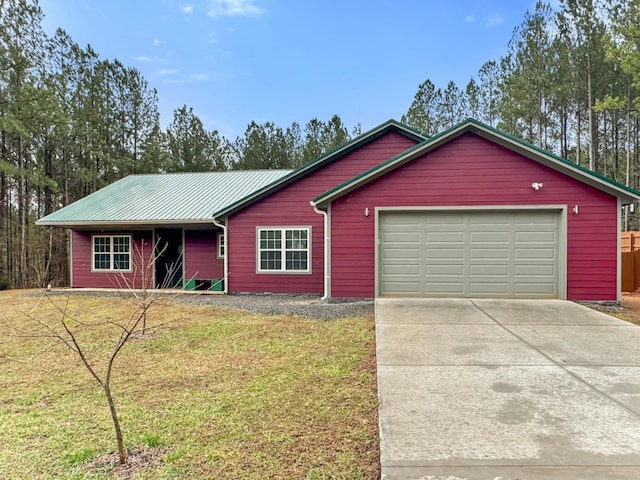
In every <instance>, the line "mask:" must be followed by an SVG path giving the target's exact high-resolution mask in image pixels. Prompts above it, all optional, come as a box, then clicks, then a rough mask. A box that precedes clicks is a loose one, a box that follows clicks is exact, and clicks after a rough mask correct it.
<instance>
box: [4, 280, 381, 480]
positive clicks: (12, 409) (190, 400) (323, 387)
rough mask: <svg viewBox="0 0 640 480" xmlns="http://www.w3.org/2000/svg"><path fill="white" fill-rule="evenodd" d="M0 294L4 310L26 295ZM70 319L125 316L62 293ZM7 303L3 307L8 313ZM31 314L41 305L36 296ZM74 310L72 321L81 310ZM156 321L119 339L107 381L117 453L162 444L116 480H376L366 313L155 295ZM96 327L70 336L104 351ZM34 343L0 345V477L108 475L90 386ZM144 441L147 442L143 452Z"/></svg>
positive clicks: (102, 415)
mask: <svg viewBox="0 0 640 480" xmlns="http://www.w3.org/2000/svg"><path fill="white" fill-rule="evenodd" d="M23 293H24V292H17V291H9V292H0V304H2V305H3V311H4V314H5V315H7V316H9V317H10V320H11V321H12V322H24V321H25V319H24V317H22V316H20V315H17V314H16V313H14V312H15V311H16V310H27V309H30V308H32V306H33V305H34V304H35V303H36V301H37V298H35V297H33V296H24V295H23ZM69 308H70V309H71V311H72V312H73V313H74V314H75V315H78V316H80V318H89V317H91V318H103V317H105V316H114V318H115V316H116V315H123V314H124V315H126V314H127V311H128V310H127V309H128V308H129V306H128V304H127V303H126V302H125V301H124V300H122V299H120V298H115V297H92V296H73V297H71V299H70V304H69ZM10 312H11V313H10ZM34 315H38V316H39V317H47V316H49V317H47V318H50V316H52V315H54V312H53V309H51V308H50V306H48V305H47V304H46V303H41V304H40V305H39V307H38V308H37V310H36V311H35V312H34ZM83 316H84V317H83ZM149 319H150V323H164V322H167V321H170V322H171V323H168V324H166V325H164V326H163V327H162V328H161V329H159V330H158V331H157V332H155V334H154V335H152V336H150V337H147V338H143V339H137V340H134V341H132V342H131V343H130V344H129V345H127V346H125V350H124V351H123V352H122V354H121V355H122V356H121V357H120V358H119V360H118V364H117V365H116V370H115V373H114V375H115V377H114V380H113V390H114V395H115V400H116V402H117V404H118V407H119V411H120V414H121V422H122V427H123V432H124V436H125V442H126V445H127V448H128V449H134V448H137V449H144V448H145V447H147V448H157V449H162V452H163V455H162V458H161V459H160V461H156V462H154V463H151V464H149V465H146V466H145V465H142V466H141V467H140V468H138V469H136V471H135V472H134V473H132V474H131V475H130V476H129V477H127V478H136V479H151V478H154V479H155V478H166V479H173V478H181V479H183V478H184V479H199V478H248V479H251V478H255V479H264V478H274V479H276V478H306V479H324V478H349V479H351V478H363V479H364V478H378V476H379V466H378V465H379V447H378V429H377V395H376V384H375V382H376V375H375V357H374V355H375V346H374V332H373V319H372V318H350V319H340V320H334V321H312V320H306V319H301V318H294V317H271V316H264V315H254V314H247V313H244V312H238V311H234V310H222V309H216V308H214V307H211V306H207V307H197V306H187V305H176V304H175V303H173V302H165V303H164V304H163V305H161V306H160V307H158V308H156V309H155V310H152V311H151V312H150V314H149ZM106 335H108V332H107V331H103V332H92V333H90V334H88V335H87V336H86V337H85V338H84V341H85V342H87V343H88V344H89V345H90V346H91V351H92V353H93V354H95V355H97V356H100V355H105V354H106V353H108V352H107V350H105V348H108V344H107V346H106V347H105V344H104V342H103V341H104V336H106ZM45 345H46V342H44V341H40V340H37V341H33V340H30V341H25V340H18V339H7V338H4V339H3V340H2V343H0V355H3V356H4V359H2V358H3V357H0V362H2V363H0V424H1V425H3V428H2V429H0V444H2V445H4V446H8V447H3V449H0V478H7V479H18V478H33V479H48V478H54V477H55V478H61V479H75V478H78V479H79V478H95V479H101V478H112V477H114V472H113V471H112V470H110V469H109V468H108V467H105V466H100V465H101V463H100V461H99V459H100V458H104V457H105V455H108V454H109V453H110V452H112V451H113V450H114V449H115V440H114V439H113V433H112V431H111V425H110V419H109V412H108V410H107V407H106V404H105V403H104V399H103V398H102V396H101V394H100V390H99V387H98V386H97V384H95V382H94V381H92V379H91V378H89V377H88V375H87V374H86V373H85V371H84V370H83V369H82V367H81V366H80V364H79V362H78V360H77V359H75V358H74V357H73V355H72V354H70V353H67V352H66V351H64V350H62V349H61V348H56V349H53V350H50V351H47V352H45V353H44V354H42V355H40V356H38V357H37V358H36V359H35V360H34V361H30V362H27V363H20V361H26V360H27V359H29V358H31V357H32V356H33V355H34V354H36V353H38V352H39V351H41V350H42V348H43V347H44V346H45ZM156 451H157V450H156Z"/></svg>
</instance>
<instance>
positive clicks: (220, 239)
mask: <svg viewBox="0 0 640 480" xmlns="http://www.w3.org/2000/svg"><path fill="white" fill-rule="evenodd" d="M218 258H224V233H219V234H218Z"/></svg>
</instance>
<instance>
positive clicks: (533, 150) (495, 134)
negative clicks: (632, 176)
mask: <svg viewBox="0 0 640 480" xmlns="http://www.w3.org/2000/svg"><path fill="white" fill-rule="evenodd" d="M469 132H470V133H474V134H476V135H478V136H480V137H482V138H484V139H486V140H488V141H490V142H493V143H495V144H497V145H500V146H502V147H505V148H507V149H508V150H511V151H513V152H516V153H519V154H521V155H523V156H525V157H527V158H529V159H531V160H534V161H537V162H539V163H541V164H544V165H546V166H548V167H550V168H552V169H554V170H557V171H559V172H561V173H564V174H565V175H568V176H570V177H572V178H574V179H576V180H579V181H581V182H583V183H586V184H588V185H591V186H593V187H595V188H597V189H599V190H602V191H605V192H607V193H609V194H611V195H614V196H615V197H617V198H619V199H621V200H622V202H623V203H632V202H634V201H637V200H640V192H638V191H636V190H634V189H632V188H630V187H626V186H624V185H622V184H620V183H618V182H615V181H614V180H611V179H609V178H607V177H604V176H602V175H600V174H598V173H596V172H593V171H591V170H589V169H587V168H584V167H581V166H580V165H577V164H575V163H572V162H570V161H568V160H566V159H564V158H562V157H559V156H557V155H554V154H552V153H550V152H547V151H545V150H542V149H541V148H538V147H536V146H534V145H531V144H528V143H526V142H524V141H523V140H520V139H518V138H516V137H514V136H512V135H509V134H507V133H504V132H501V131H500V130H497V129H495V128H493V127H490V126H488V125H485V124H483V123H481V122H478V121H477V120H474V119H468V120H466V121H464V122H462V123H460V124H458V125H456V126H454V127H451V128H449V129H448V130H445V131H444V132H442V133H440V134H438V135H435V136H433V137H430V138H429V139H427V140H425V141H423V142H422V143H419V144H418V145H416V146H415V147H413V148H410V149H408V150H406V151H404V152H402V153H400V154H398V155H396V156H394V157H392V158H390V159H389V160H387V161H385V162H382V163H380V164H379V165H377V166H375V167H373V168H371V169H369V170H367V171H366V172H363V173H361V174H360V175H357V176H355V177H354V178H352V179H350V180H348V181H346V182H344V183H342V184H340V185H338V186H336V187H334V188H332V189H331V190H329V191H327V192H325V193H323V194H322V195H319V196H317V197H316V198H314V199H313V201H312V205H314V206H316V207H326V206H327V205H328V204H329V203H330V202H331V201H333V200H335V199H337V198H339V197H341V196H343V195H345V194H347V193H349V192H351V191H353V190H355V189H357V188H359V187H361V186H363V185H365V184H367V183H369V182H371V181H373V180H375V179H377V178H379V177H381V176H383V175H384V174H386V173H387V172H389V171H391V170H394V169H396V168H398V167H400V166H402V165H404V164H406V163H408V162H410V161H412V160H414V159H415V158H417V157H420V156H422V155H424V154H425V153H428V152H430V151H432V150H434V149H436V148H438V147H440V146H441V145H443V144H445V143H447V142H449V141H451V140H453V139H455V138H457V137H459V136H460V135H463V134H465V133H469Z"/></svg>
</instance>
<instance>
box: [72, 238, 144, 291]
mask: <svg viewBox="0 0 640 480" xmlns="http://www.w3.org/2000/svg"><path fill="white" fill-rule="evenodd" d="M92 233H93V232H78V231H74V232H73V235H72V243H71V248H72V265H73V267H72V268H73V271H72V283H71V286H72V287H74V288H127V287H126V283H125V282H124V281H123V278H122V277H123V275H124V277H125V278H126V279H127V281H128V282H131V283H130V284H132V285H134V287H135V288H140V287H142V283H141V282H142V278H143V277H144V278H147V282H146V283H147V287H152V286H153V268H152V267H149V268H148V269H147V270H146V272H145V273H144V275H143V274H142V271H141V270H142V268H141V267H142V266H147V265H149V262H150V261H151V255H152V251H153V248H152V244H153V241H152V232H150V231H145V232H95V233H96V234H99V235H127V234H131V235H132V236H133V244H134V248H133V252H132V253H133V256H132V261H133V265H134V267H136V268H134V271H133V272H132V273H123V274H120V273H111V272H109V273H107V272H92V271H91V256H92V251H91V235H92ZM136 252H140V255H142V259H140V258H139V256H138V255H137V254H136Z"/></svg>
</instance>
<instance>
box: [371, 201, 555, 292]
mask: <svg viewBox="0 0 640 480" xmlns="http://www.w3.org/2000/svg"><path fill="white" fill-rule="evenodd" d="M559 238H560V214H559V212H552V211H542V212H540V211H532V210H526V211H524V210H523V211H495V212H481V211H469V212H403V213H394V212H383V213H381V214H380V240H381V245H380V249H379V252H380V259H379V272H380V278H379V289H380V294H381V295H416V296H420V295H433V296H436V295H446V296H463V297H473V296H480V297H482V296H484V297H491V296H495V297H524V298H537V297H540V298H557V297H558V296H559V287H558V285H559V283H558V282H559V264H560V259H559V251H560V250H559Z"/></svg>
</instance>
